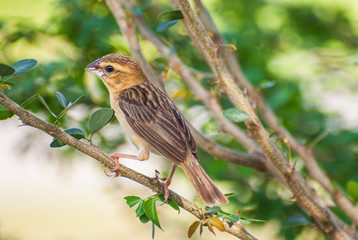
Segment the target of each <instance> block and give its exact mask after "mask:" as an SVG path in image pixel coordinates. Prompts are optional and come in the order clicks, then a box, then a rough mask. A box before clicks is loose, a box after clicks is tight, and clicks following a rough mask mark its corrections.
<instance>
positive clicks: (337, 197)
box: [194, 0, 358, 225]
mask: <svg viewBox="0 0 358 240" xmlns="http://www.w3.org/2000/svg"><path fill="white" fill-rule="evenodd" d="M194 3H195V5H196V7H197V8H198V9H200V18H201V19H202V22H203V24H204V26H205V27H206V29H207V30H208V31H210V32H211V33H212V35H213V37H212V39H213V41H214V42H215V43H216V44H217V45H219V46H220V45H222V44H225V41H224V39H223V37H222V36H221V34H220V32H219V31H218V29H217V27H216V26H215V23H214V21H213V20H212V18H211V17H210V14H209V12H208V11H207V9H206V8H205V7H204V5H203V4H202V2H201V0H194ZM224 57H225V62H226V64H227V65H228V67H229V69H230V70H231V72H232V75H233V78H234V80H235V81H236V82H237V83H238V84H239V85H240V86H241V87H242V88H244V89H246V90H247V92H248V94H249V96H250V97H251V98H252V99H253V101H254V102H255V103H256V105H257V108H258V110H259V112H260V113H261V116H262V118H263V119H264V120H265V121H266V123H267V124H268V125H269V126H270V127H271V128H272V129H274V130H275V131H276V132H277V135H278V136H279V137H281V138H287V139H288V144H289V146H290V148H291V149H292V150H293V151H294V152H295V153H297V155H298V156H299V157H300V158H301V159H302V160H303V161H304V163H305V165H306V168H307V169H308V171H309V173H310V177H311V178H312V179H315V180H316V181H317V182H318V183H320V184H321V185H322V186H323V187H324V188H325V189H326V190H327V192H328V193H329V194H330V195H331V197H332V199H333V201H334V202H335V203H336V204H337V205H338V206H339V207H340V208H341V209H342V210H343V211H344V212H345V213H346V214H347V216H349V217H350V218H351V219H352V220H353V222H354V223H355V225H358V207H356V206H355V205H354V204H353V203H352V202H351V201H350V200H349V199H348V198H347V197H346V196H345V195H344V194H343V193H342V192H340V191H339V189H337V188H336V187H335V186H334V185H333V184H332V182H331V181H330V179H329V178H328V176H327V175H326V174H325V173H324V172H323V171H322V170H321V168H320V167H319V165H318V164H317V161H316V159H315V157H314V155H313V152H312V149H311V148H309V147H307V146H305V145H302V144H300V143H299V142H298V141H297V140H296V139H295V137H293V136H292V135H291V133H290V132H289V131H287V130H286V129H285V128H284V127H283V126H280V125H279V121H278V119H277V117H276V115H275V114H274V113H273V112H272V110H271V109H270V108H269V107H268V106H267V104H266V103H265V101H264V98H263V96H262V94H261V92H260V91H257V90H256V89H255V88H254V87H253V86H252V85H251V84H250V82H249V81H248V80H247V78H246V77H245V75H244V74H243V72H242V70H241V67H240V64H239V62H238V60H237V56H236V53H235V52H231V51H228V52H227V53H226V54H225V56H224Z"/></svg>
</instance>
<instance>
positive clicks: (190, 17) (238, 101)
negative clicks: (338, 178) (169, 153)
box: [170, 0, 353, 239]
mask: <svg viewBox="0 0 358 240" xmlns="http://www.w3.org/2000/svg"><path fill="white" fill-rule="evenodd" d="M170 2H171V4H172V6H173V8H174V9H180V10H181V12H182V14H183V15H184V19H183V23H184V26H185V28H186V29H187V32H188V33H189V36H190V37H191V39H192V41H193V42H194V45H195V46H196V47H197V48H198V50H199V51H200V53H201V54H202V55H203V57H204V58H205V59H206V61H207V62H208V63H209V65H210V67H211V68H212V70H213V72H214V73H215V75H216V77H217V79H218V81H219V82H220V84H221V85H222V86H223V87H224V89H225V91H226V93H227V95H228V97H229V99H230V100H231V102H232V103H233V104H234V105H235V106H236V107H237V108H239V109H242V110H243V111H245V112H246V113H248V114H249V115H250V119H249V120H247V121H246V125H247V128H248V130H249V131H250V132H251V133H252V135H253V137H254V139H255V140H256V142H257V143H258V144H259V145H260V146H261V148H262V150H263V151H264V153H265V155H266V156H267V158H268V159H269V160H270V161H271V163H272V164H273V165H274V166H275V168H276V169H277V170H278V171H279V172H280V174H281V175H282V176H283V177H284V179H285V180H286V183H287V185H288V187H289V189H290V190H291V192H292V193H293V194H294V196H295V199H296V200H297V202H298V203H299V204H300V205H301V207H302V208H303V209H305V210H306V212H308V213H309V214H311V216H312V217H313V219H314V220H315V221H316V223H317V224H318V226H319V227H320V228H321V229H322V230H323V231H324V232H326V233H327V234H329V235H330V236H331V237H332V238H333V239H353V236H349V234H348V233H346V232H345V231H344V230H343V229H342V228H340V227H339V226H338V224H337V223H336V222H335V221H334V219H333V218H332V217H331V214H330V211H329V209H327V208H325V207H323V206H321V204H320V203H319V202H317V201H316V200H314V198H313V197H312V196H311V195H310V193H309V192H308V191H307V190H306V189H305V186H304V185H305V183H302V180H303V179H302V178H301V177H300V176H299V175H298V174H297V172H296V171H295V170H294V168H293V167H292V166H289V165H288V163H287V160H286V159H285V157H284V156H283V155H282V153H281V152H280V151H279V150H278V149H277V147H276V146H275V144H274V143H273V142H272V141H271V139H270V138H269V135H268V134H267V132H266V131H265V129H264V128H263V126H262V124H261V122H260V120H259V118H258V117H257V115H256V113H255V111H254V110H253V108H252V107H251V105H250V102H249V100H248V98H247V97H246V96H245V95H244V94H243V92H242V91H241V90H240V89H239V88H238V87H237V86H236V84H235V83H234V81H233V78H232V77H231V75H230V74H229V72H228V70H227V68H226V66H225V64H224V63H223V61H222V59H221V58H220V56H219V51H218V49H219V46H217V45H216V44H214V42H213V41H212V40H211V38H210V37H209V36H208V34H207V32H206V31H205V29H204V27H203V25H202V23H201V21H200V19H199V18H198V16H197V15H196V14H195V12H194V10H193V9H192V7H191V6H190V3H189V2H188V1H187V0H176V1H174V0H170Z"/></svg>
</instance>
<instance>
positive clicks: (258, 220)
mask: <svg viewBox="0 0 358 240" xmlns="http://www.w3.org/2000/svg"><path fill="white" fill-rule="evenodd" d="M242 219H247V220H250V221H251V222H266V221H265V220H262V219H255V218H244V217H241V220H242Z"/></svg>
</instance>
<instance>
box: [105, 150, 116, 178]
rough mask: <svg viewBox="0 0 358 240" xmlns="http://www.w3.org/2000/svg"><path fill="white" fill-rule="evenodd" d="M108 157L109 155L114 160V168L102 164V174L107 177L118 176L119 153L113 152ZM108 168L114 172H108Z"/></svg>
mask: <svg viewBox="0 0 358 240" xmlns="http://www.w3.org/2000/svg"><path fill="white" fill-rule="evenodd" d="M108 156H109V157H111V158H112V159H113V160H114V162H115V164H116V165H115V166H114V168H109V167H107V166H104V174H106V175H107V177H112V176H113V177H118V176H119V171H118V170H119V168H120V164H119V158H120V154H119V153H113V154H110V155H108ZM108 170H109V171H110V172H112V173H114V174H113V175H110V174H108Z"/></svg>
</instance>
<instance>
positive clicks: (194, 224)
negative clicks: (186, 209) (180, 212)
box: [188, 221, 200, 238]
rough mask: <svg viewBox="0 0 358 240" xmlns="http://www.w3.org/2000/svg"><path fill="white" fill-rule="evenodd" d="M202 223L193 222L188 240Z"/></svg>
mask: <svg viewBox="0 0 358 240" xmlns="http://www.w3.org/2000/svg"><path fill="white" fill-rule="evenodd" d="M199 224H200V221H195V222H193V223H192V224H191V225H190V227H189V230H188V238H191V237H192V236H193V234H194V233H195V231H196V229H197V228H198V227H199Z"/></svg>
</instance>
